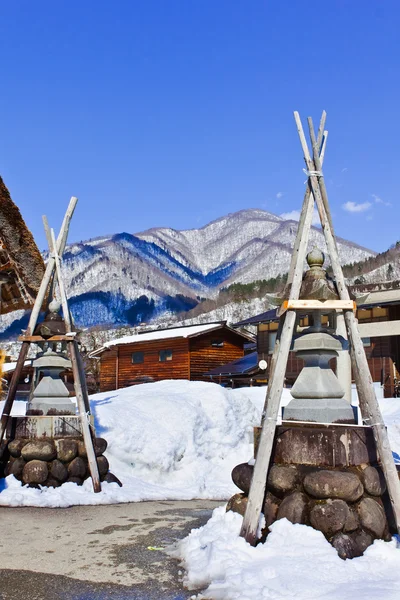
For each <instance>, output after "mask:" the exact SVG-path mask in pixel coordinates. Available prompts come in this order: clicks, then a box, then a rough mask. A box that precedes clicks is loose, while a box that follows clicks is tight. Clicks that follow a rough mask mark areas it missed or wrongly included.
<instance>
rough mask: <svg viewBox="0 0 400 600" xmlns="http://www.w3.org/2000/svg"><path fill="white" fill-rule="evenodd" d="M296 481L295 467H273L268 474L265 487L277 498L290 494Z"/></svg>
mask: <svg viewBox="0 0 400 600" xmlns="http://www.w3.org/2000/svg"><path fill="white" fill-rule="evenodd" d="M297 481H298V474H297V469H296V467H295V466H288V467H287V466H283V465H282V466H280V465H273V466H272V467H271V469H270V471H269V473H268V479H267V487H268V489H270V490H271V491H272V492H273V493H274V494H276V495H277V496H283V495H284V494H286V493H287V492H291V491H292V490H293V489H294V488H295V486H296V483H297Z"/></svg>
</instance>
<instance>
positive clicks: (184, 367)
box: [90, 322, 253, 391]
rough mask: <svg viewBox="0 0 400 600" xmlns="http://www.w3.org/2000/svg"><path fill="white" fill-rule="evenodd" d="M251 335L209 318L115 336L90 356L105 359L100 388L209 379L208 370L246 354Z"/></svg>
mask: <svg viewBox="0 0 400 600" xmlns="http://www.w3.org/2000/svg"><path fill="white" fill-rule="evenodd" d="M252 339H253V338H252V336H251V335H250V334H244V333H241V332H239V331H236V330H234V329H231V328H230V327H228V326H227V325H226V323H225V322H217V323H207V324H204V325H191V326H187V327H174V328H172V329H158V330H156V331H149V332H143V333H139V334H137V335H133V336H127V337H123V338H119V339H115V340H113V341H111V342H107V343H106V344H104V346H103V347H102V348H99V349H98V350H95V351H94V352H92V353H91V354H90V357H91V358H97V359H98V360H100V391H109V390H114V389H118V388H123V387H127V386H130V385H134V384H138V383H145V382H151V381H160V380H162V379H188V380H190V381H209V378H208V377H206V376H205V373H206V372H207V371H209V370H210V369H211V368H213V367H216V366H218V365H222V364H224V363H227V362H231V361H232V360H235V359H237V358H240V357H242V356H243V355H244V344H245V343H247V342H249V340H252Z"/></svg>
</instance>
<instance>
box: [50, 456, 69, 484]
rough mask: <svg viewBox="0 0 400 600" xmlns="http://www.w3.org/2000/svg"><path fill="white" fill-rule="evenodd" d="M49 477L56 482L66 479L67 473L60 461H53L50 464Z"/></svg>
mask: <svg viewBox="0 0 400 600" xmlns="http://www.w3.org/2000/svg"><path fill="white" fill-rule="evenodd" d="M50 477H51V478H52V479H57V481H61V482H62V481H65V480H66V479H67V478H68V471H67V468H66V466H65V465H63V463H62V462H61V461H60V460H57V459H56V460H53V461H52V462H51V464H50Z"/></svg>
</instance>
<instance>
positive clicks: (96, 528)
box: [0, 500, 222, 600]
mask: <svg viewBox="0 0 400 600" xmlns="http://www.w3.org/2000/svg"><path fill="white" fill-rule="evenodd" d="M221 504H222V502H212V501H200V500H196V501H188V502H172V501H168V502H167V501H163V502H140V503H132V504H118V505H108V506H82V507H71V508H67V509H44V508H5V507H2V508H0V523H2V535H1V536H0V556H2V560H1V566H2V567H3V568H2V569H0V600H21V599H23V600H24V599H26V600H28V599H29V600H57V599H60V600H72V599H74V600H95V599H96V600H103V599H104V600H105V599H106V598H107V599H108V598H114V599H116V600H128V599H130V600H187V599H188V598H190V597H191V596H192V595H193V594H195V592H196V591H194V590H192V591H188V590H186V589H185V588H184V587H183V584H182V575H183V572H182V567H181V566H180V565H179V563H178V561H177V560H175V559H174V558H171V557H170V556H169V555H168V554H167V553H166V551H165V549H166V548H167V547H169V546H171V545H172V544H174V543H175V542H176V541H177V540H179V539H182V538H184V537H185V536H186V535H188V534H189V533H190V531H191V529H194V528H197V527H200V526H201V525H204V524H205V523H206V522H207V521H208V519H209V518H210V516H211V513H212V510H213V509H214V508H215V507H216V506H219V505H221ZM198 591H200V590H198Z"/></svg>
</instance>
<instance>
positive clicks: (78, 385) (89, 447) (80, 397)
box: [51, 229, 101, 493]
mask: <svg viewBox="0 0 400 600" xmlns="http://www.w3.org/2000/svg"><path fill="white" fill-rule="evenodd" d="M51 239H52V250H53V256H54V260H55V266H56V274H57V280H58V287H59V290H60V296H61V304H62V308H63V315H64V321H65V328H66V330H67V333H70V332H71V331H72V321H71V315H70V312H69V307H68V300H67V295H66V292H65V287H64V280H63V277H62V273H61V264H60V257H59V255H58V252H57V244H56V240H55V236H54V230H53V229H52V230H51ZM67 346H68V352H69V356H70V359H71V364H72V373H73V376H74V388H75V395H76V401H77V404H78V411H79V416H80V421H81V427H82V434H83V441H84V444H85V448H86V454H87V458H88V464H89V471H90V475H91V478H92V483H93V491H94V492H95V493H98V492H101V483H100V476H99V468H98V466H97V459H96V454H95V451H94V445H93V437H92V433H91V430H90V425H89V412H88V411H87V405H88V401H87V402H86V398H85V383H84V382H83V381H82V379H81V376H82V373H81V369H80V362H79V357H78V350H77V346H76V342H75V340H71V341H69V342H68V343H67Z"/></svg>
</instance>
